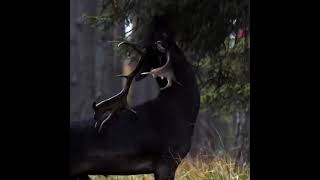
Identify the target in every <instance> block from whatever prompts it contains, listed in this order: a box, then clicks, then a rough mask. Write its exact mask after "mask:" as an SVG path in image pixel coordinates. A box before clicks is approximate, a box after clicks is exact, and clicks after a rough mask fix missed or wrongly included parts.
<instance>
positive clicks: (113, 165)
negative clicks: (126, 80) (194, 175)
mask: <svg viewBox="0 0 320 180" xmlns="http://www.w3.org/2000/svg"><path fill="white" fill-rule="evenodd" d="M171 52H172V53H171V54H172V57H173V58H174V61H172V68H173V70H174V73H175V77H176V79H177V80H178V81H179V82H180V83H181V84H182V86H181V85H179V84H177V83H175V82H173V85H172V86H171V87H170V88H167V89H165V90H162V91H160V94H159V96H158V97H157V98H156V99H154V100H152V101H149V102H146V103H144V104H142V105H139V106H136V107H133V109H134V111H136V115H135V114H133V113H131V112H130V111H128V110H126V111H124V112H122V113H119V114H117V117H116V119H115V120H111V121H108V122H106V123H105V125H104V126H103V128H102V133H101V134H98V133H97V130H96V129H95V128H94V121H93V120H88V121H79V122H71V124H70V125H71V127H70V131H71V132H70V144H71V147H70V173H71V174H70V175H71V176H72V177H74V178H76V177H82V178H83V179H87V175H113V174H114V175H133V174H149V173H154V175H155V179H156V180H172V179H174V175H175V170H176V168H177V167H178V165H179V163H180V160H181V159H182V158H184V157H185V156H186V154H187V153H188V151H189V149H190V146H191V137H192V134H193V126H194V123H195V121H196V117H197V115H198V111H199V103H200V102H199V101H200V94H199V90H198V86H197V83H196V78H195V75H194V72H193V69H192V67H191V65H190V64H189V63H188V62H187V61H186V60H185V57H184V55H183V54H182V52H181V51H180V49H179V48H178V47H176V46H174V49H173V51H171ZM157 81H158V84H159V85H161V83H162V82H161V80H160V79H157Z"/></svg>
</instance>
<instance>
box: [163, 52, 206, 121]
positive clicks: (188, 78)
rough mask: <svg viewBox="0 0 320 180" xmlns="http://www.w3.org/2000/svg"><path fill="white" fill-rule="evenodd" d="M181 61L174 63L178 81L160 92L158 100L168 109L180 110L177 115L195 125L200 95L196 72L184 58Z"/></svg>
mask: <svg viewBox="0 0 320 180" xmlns="http://www.w3.org/2000/svg"><path fill="white" fill-rule="evenodd" d="M179 57H183V58H181V59H180V60H176V61H174V62H172V66H173V70H174V75H175V77H176V80H177V81H178V82H179V83H181V85H179V84H178V83H176V82H173V86H171V87H169V88H168V89H165V90H162V91H160V94H159V96H158V100H159V101H160V102H162V103H164V104H166V105H167V107H168V108H175V109H178V111H177V113H181V114H183V116H184V117H190V118H188V121H189V122H190V121H191V123H194V122H195V120H196V117H197V115H198V112H199V106H200V93H199V87H198V84H197V81H196V77H195V73H194V70H193V68H192V66H191V64H189V63H188V62H187V61H185V58H184V56H179Z"/></svg>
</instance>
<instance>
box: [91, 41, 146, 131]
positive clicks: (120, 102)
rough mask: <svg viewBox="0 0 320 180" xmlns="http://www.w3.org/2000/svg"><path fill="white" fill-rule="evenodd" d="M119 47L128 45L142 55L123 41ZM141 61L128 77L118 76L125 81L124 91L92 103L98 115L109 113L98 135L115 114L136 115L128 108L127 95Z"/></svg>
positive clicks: (132, 45) (141, 52)
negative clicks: (127, 111)
mask: <svg viewBox="0 0 320 180" xmlns="http://www.w3.org/2000/svg"><path fill="white" fill-rule="evenodd" d="M121 45H128V46H130V47H132V48H133V49H134V50H136V51H137V52H138V53H139V54H140V55H143V54H144V51H142V50H140V49H139V48H138V47H137V46H136V45H135V44H132V43H129V42H127V41H124V42H121V43H119V44H118V47H120V46H121ZM143 60H144V59H142V58H140V60H139V62H138V65H137V66H136V68H135V69H134V70H133V71H132V72H131V73H130V74H129V75H118V77H124V78H126V79H127V82H126V84H125V87H124V89H122V90H121V91H120V92H119V93H118V94H117V95H115V96H113V97H111V98H109V99H106V100H103V101H101V102H99V103H97V104H96V103H95V102H94V103H93V109H94V110H95V111H97V112H100V113H105V112H110V114H109V115H108V117H107V118H106V119H104V120H103V121H102V122H101V124H100V126H99V130H98V132H99V133H100V132H101V129H102V126H103V125H104V123H105V122H107V121H108V120H109V119H111V118H112V117H113V116H114V115H115V114H116V113H117V112H119V111H122V110H124V109H127V110H129V111H131V112H133V113H136V112H135V111H134V110H132V109H131V108H129V106H128V102H127V95H128V93H129V89H130V86H131V83H132V81H133V79H134V77H135V76H136V75H137V74H138V72H139V70H140V69H141V67H142V64H143V62H142V61H143ZM97 125H98V121H97V122H96V124H95V127H97Z"/></svg>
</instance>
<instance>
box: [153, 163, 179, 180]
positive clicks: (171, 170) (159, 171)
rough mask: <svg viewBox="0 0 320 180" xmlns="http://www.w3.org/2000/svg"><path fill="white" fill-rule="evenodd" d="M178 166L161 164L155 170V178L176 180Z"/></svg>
mask: <svg viewBox="0 0 320 180" xmlns="http://www.w3.org/2000/svg"><path fill="white" fill-rule="evenodd" d="M176 169H177V166H175V165H172V164H161V165H159V166H157V167H156V169H155V172H154V179H155V180H174V176H175V172H176Z"/></svg>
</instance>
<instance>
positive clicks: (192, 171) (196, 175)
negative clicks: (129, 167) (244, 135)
mask: <svg viewBox="0 0 320 180" xmlns="http://www.w3.org/2000/svg"><path fill="white" fill-rule="evenodd" d="M249 174H250V168H249V166H248V165H242V166H241V167H236V166H235V162H234V161H233V160H232V159H230V158H227V157H224V158H221V157H220V158H214V159H211V160H200V159H196V160H194V159H186V160H183V161H182V162H181V164H180V165H179V167H178V170H177V172H176V176H175V180H198V179H199V180H249V179H250V175H249ZM91 179H92V180H153V179H154V177H153V175H152V174H149V175H135V176H108V178H105V177H103V176H91Z"/></svg>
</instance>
